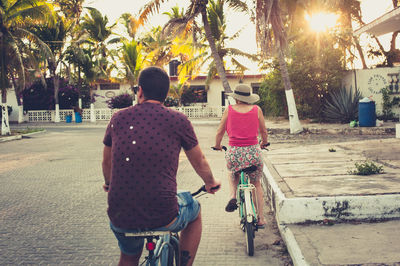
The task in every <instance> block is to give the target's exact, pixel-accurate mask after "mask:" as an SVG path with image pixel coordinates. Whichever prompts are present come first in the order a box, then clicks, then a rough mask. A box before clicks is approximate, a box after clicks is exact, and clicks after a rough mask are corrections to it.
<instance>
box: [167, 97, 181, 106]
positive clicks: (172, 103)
mask: <svg viewBox="0 0 400 266" xmlns="http://www.w3.org/2000/svg"><path fill="white" fill-rule="evenodd" d="M164 105H165V106H167V107H171V106H178V105H179V100H178V99H175V98H174V97H171V96H168V97H167V98H166V99H165V101H164Z"/></svg>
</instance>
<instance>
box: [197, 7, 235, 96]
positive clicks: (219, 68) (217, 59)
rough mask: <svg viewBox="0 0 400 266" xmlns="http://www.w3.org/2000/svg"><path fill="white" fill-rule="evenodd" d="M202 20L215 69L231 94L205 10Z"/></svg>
mask: <svg viewBox="0 0 400 266" xmlns="http://www.w3.org/2000/svg"><path fill="white" fill-rule="evenodd" d="M201 18H202V20H203V24H204V30H205V32H206V38H207V41H208V44H209V45H210V49H211V55H212V57H213V58H214V61H215V67H216V68H217V71H218V75H219V77H220V79H221V81H222V86H223V87H224V91H225V93H230V92H232V90H231V87H230V86H229V82H228V79H227V78H226V73H225V68H224V64H223V63H222V60H221V57H220V56H219V54H218V51H217V47H216V45H215V40H214V37H213V36H212V33H211V28H210V24H209V23H208V18H207V11H206V9H205V8H204V9H203V10H202V11H201Z"/></svg>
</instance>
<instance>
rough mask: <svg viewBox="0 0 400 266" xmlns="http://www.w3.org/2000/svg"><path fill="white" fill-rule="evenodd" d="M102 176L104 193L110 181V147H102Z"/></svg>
mask: <svg viewBox="0 0 400 266" xmlns="http://www.w3.org/2000/svg"><path fill="white" fill-rule="evenodd" d="M102 168H103V176H104V185H103V189H104V191H106V192H107V191H108V187H109V185H110V181H111V147H109V146H106V145H104V150H103V163H102Z"/></svg>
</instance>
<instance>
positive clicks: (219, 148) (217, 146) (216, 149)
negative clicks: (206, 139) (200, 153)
mask: <svg viewBox="0 0 400 266" xmlns="http://www.w3.org/2000/svg"><path fill="white" fill-rule="evenodd" d="M211 149H213V150H214V151H221V150H222V146H221V145H214V146H213V147H211Z"/></svg>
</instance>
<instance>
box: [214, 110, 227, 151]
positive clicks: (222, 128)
mask: <svg viewBox="0 0 400 266" xmlns="http://www.w3.org/2000/svg"><path fill="white" fill-rule="evenodd" d="M227 119H228V108H226V109H225V111H224V114H223V115H222V118H221V122H219V126H218V129H217V134H216V136H215V145H214V148H215V149H217V150H221V149H222V147H221V141H222V139H223V137H224V134H225V127H226V120H227Z"/></svg>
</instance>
